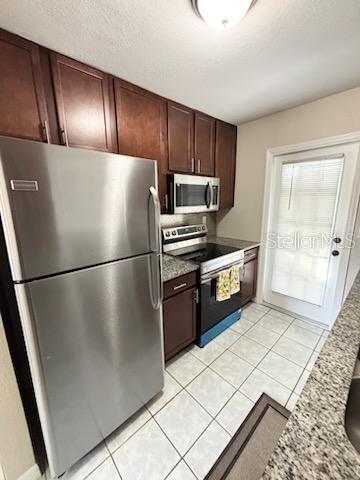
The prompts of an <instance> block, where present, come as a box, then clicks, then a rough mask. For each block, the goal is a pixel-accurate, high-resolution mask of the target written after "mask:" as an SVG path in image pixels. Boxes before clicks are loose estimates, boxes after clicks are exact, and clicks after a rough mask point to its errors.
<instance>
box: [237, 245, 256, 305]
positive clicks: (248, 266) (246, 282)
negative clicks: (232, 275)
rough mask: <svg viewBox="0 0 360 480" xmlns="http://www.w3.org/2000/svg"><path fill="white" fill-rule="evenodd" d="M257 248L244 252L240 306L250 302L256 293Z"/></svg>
mask: <svg viewBox="0 0 360 480" xmlns="http://www.w3.org/2000/svg"><path fill="white" fill-rule="evenodd" d="M257 257H258V249H257V248H254V249H251V250H248V251H247V252H245V258H244V267H243V273H242V276H241V282H240V295H241V306H243V305H245V304H246V303H248V302H250V301H251V300H252V299H253V298H254V297H255V295H256V279H257V263H258V261H257Z"/></svg>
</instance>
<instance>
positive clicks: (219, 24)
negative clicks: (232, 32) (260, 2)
mask: <svg viewBox="0 0 360 480" xmlns="http://www.w3.org/2000/svg"><path fill="white" fill-rule="evenodd" d="M252 3H254V0H192V4H193V6H194V9H195V12H196V13H197V14H198V15H199V16H200V17H201V18H202V19H203V20H204V22H206V23H207V24H208V25H209V26H210V27H212V28H215V29H216V30H225V29H228V28H231V27H233V26H234V25H236V24H237V23H239V22H240V20H241V19H242V18H243V17H244V16H245V15H246V13H247V12H248V10H249V8H250V7H251V4H252Z"/></svg>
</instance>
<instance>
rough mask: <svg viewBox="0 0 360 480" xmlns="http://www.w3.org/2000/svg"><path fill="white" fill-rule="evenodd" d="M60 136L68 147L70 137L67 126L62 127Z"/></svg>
mask: <svg viewBox="0 0 360 480" xmlns="http://www.w3.org/2000/svg"><path fill="white" fill-rule="evenodd" d="M60 137H61V144H62V145H66V146H67V147H68V146H69V142H68V137H67V133H66V130H65V127H61V128H60Z"/></svg>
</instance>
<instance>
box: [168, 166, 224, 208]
mask: <svg viewBox="0 0 360 480" xmlns="http://www.w3.org/2000/svg"><path fill="white" fill-rule="evenodd" d="M168 182H169V199H170V202H169V207H170V212H171V213H199V212H214V211H216V210H219V199H220V179H219V178H216V177H201V176H199V175H183V174H180V173H173V174H170V175H169V176H168Z"/></svg>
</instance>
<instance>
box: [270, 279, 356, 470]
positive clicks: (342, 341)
mask: <svg viewBox="0 0 360 480" xmlns="http://www.w3.org/2000/svg"><path fill="white" fill-rule="evenodd" d="M359 343H360V274H358V276H357V279H356V280H355V283H354V285H353V287H352V290H351V292H350V294H349V295H348V298H347V299H346V301H345V303H344V306H343V308H342V310H341V313H340V315H339V317H338V318H337V320H336V322H335V325H334V328H333V330H332V332H331V333H330V335H329V337H328V339H327V341H326V343H325V345H324V347H323V349H322V351H321V353H320V355H319V357H318V360H317V362H316V364H315V367H314V369H313V371H312V373H311V375H310V377H309V380H308V382H307V384H306V386H305V388H304V390H303V392H302V395H301V396H300V399H299V400H298V402H297V404H296V407H295V408H294V410H293V413H292V414H291V416H290V418H289V420H288V423H287V425H286V428H285V430H284V432H283V434H282V436H281V437H280V439H279V442H278V444H277V447H276V448H275V450H274V453H273V455H272V457H271V459H270V461H269V463H268V465H267V467H266V470H265V472H264V474H263V477H262V478H263V479H267V480H268V479H272V480H275V479H276V480H279V479H304V480H317V479H320V480H328V479H336V480H338V479H344V480H356V479H360V455H359V454H358V453H357V452H356V450H355V448H354V447H353V446H352V444H351V443H350V441H349V439H348V437H347V435H346V431H345V426H344V418H345V411H346V403H347V397H348V393H349V388H350V383H351V379H352V375H353V371H354V366H355V362H356V357H357V354H358V350H359Z"/></svg>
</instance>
